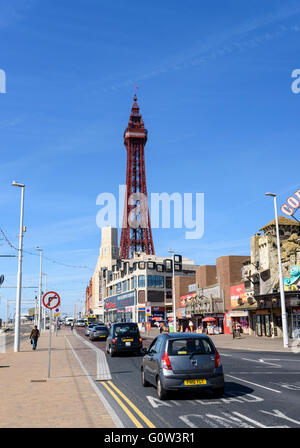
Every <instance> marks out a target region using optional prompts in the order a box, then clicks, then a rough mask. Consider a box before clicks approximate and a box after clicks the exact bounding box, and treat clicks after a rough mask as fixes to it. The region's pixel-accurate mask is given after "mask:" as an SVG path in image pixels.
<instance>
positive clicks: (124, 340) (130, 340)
mask: <svg viewBox="0 0 300 448" xmlns="http://www.w3.org/2000/svg"><path fill="white" fill-rule="evenodd" d="M122 341H123V342H133V339H122Z"/></svg>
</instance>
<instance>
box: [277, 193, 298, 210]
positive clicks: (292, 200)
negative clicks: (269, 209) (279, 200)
mask: <svg viewBox="0 0 300 448" xmlns="http://www.w3.org/2000/svg"><path fill="white" fill-rule="evenodd" d="M299 207H300V190H297V191H295V193H294V195H293V196H290V197H289V198H288V199H287V200H286V203H284V204H283V205H282V206H281V207H280V210H281V211H282V213H284V214H285V215H287V216H293V215H294V213H295V212H296V211H297V210H298V208H299Z"/></svg>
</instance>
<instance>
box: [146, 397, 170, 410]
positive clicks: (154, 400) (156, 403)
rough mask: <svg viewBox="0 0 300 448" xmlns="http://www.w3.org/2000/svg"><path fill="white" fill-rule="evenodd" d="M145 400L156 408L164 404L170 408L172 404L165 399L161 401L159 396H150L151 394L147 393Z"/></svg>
mask: <svg viewBox="0 0 300 448" xmlns="http://www.w3.org/2000/svg"><path fill="white" fill-rule="evenodd" d="M146 398H147V400H148V401H149V403H150V404H151V405H152V407H153V408H158V407H159V406H166V407H168V408H171V407H172V405H171V404H170V403H168V402H167V401H161V400H159V398H156V397H152V395H147V397H146Z"/></svg>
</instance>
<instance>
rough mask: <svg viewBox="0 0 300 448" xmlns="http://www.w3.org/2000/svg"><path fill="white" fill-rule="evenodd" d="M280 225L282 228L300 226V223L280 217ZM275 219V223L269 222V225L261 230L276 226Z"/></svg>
mask: <svg viewBox="0 0 300 448" xmlns="http://www.w3.org/2000/svg"><path fill="white" fill-rule="evenodd" d="M278 224H279V225H280V226H298V227H299V226H300V223H299V222H297V221H295V220H294V219H290V218H285V217H284V216H282V215H280V216H279V217H278ZM275 225H276V223H275V218H274V219H273V221H271V222H269V223H268V224H266V225H265V226H263V227H262V228H261V229H260V230H264V229H266V228H267V227H272V226H275Z"/></svg>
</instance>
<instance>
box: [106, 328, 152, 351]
mask: <svg viewBox="0 0 300 448" xmlns="http://www.w3.org/2000/svg"><path fill="white" fill-rule="evenodd" d="M142 348H143V345H142V338H141V335H140V331H139V327H138V325H137V324H136V323H133V322H130V323H126V322H118V323H113V324H112V325H111V328H110V332H109V336H108V338H107V340H106V351H107V353H110V355H111V356H114V355H115V354H116V353H128V352H129V353H137V354H141V353H142Z"/></svg>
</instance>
